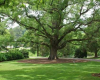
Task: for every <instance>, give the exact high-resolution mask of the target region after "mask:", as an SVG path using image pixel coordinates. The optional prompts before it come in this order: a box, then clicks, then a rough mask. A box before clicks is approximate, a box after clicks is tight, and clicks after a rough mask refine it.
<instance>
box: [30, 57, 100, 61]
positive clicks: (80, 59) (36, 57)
mask: <svg viewBox="0 0 100 80" xmlns="http://www.w3.org/2000/svg"><path fill="white" fill-rule="evenodd" d="M30 58H47V57H30ZM60 59H74V60H87V61H96V62H100V59H85V58H60Z"/></svg>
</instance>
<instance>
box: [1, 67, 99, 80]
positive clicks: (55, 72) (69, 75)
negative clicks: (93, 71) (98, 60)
mask: <svg viewBox="0 0 100 80" xmlns="http://www.w3.org/2000/svg"><path fill="white" fill-rule="evenodd" d="M70 70H71V69H70ZM70 70H67V69H65V68H64V69H63V68H56V67H55V68H54V67H51V68H47V67H39V68H23V69H17V70H8V71H0V76H1V77H3V78H5V80H87V78H88V76H90V74H88V75H87V73H88V72H82V71H80V70H71V71H70ZM88 79H91V78H90V77H89V78H88ZM91 80H92V79H91ZM97 80H99V79H97Z"/></svg>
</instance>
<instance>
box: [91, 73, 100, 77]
mask: <svg viewBox="0 0 100 80" xmlns="http://www.w3.org/2000/svg"><path fill="white" fill-rule="evenodd" d="M92 76H95V77H100V73H93V74H92Z"/></svg>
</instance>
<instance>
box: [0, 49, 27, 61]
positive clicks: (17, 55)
mask: <svg viewBox="0 0 100 80" xmlns="http://www.w3.org/2000/svg"><path fill="white" fill-rule="evenodd" d="M28 57H29V56H28V51H26V50H23V51H20V50H18V49H13V50H10V51H9V52H7V53H0V61H10V60H17V59H23V58H28Z"/></svg>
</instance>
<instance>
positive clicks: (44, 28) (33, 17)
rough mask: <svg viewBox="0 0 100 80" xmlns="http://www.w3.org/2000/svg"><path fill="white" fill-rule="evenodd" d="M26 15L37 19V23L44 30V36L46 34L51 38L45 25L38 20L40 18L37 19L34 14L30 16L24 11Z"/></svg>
mask: <svg viewBox="0 0 100 80" xmlns="http://www.w3.org/2000/svg"><path fill="white" fill-rule="evenodd" d="M26 16H27V17H28V18H33V19H35V20H36V21H37V23H38V24H39V25H40V26H41V27H42V28H43V31H44V32H45V34H46V36H47V37H48V38H51V35H50V34H49V33H48V32H47V31H46V29H45V27H44V26H43V24H42V23H41V22H40V20H39V19H38V18H36V17H35V16H30V15H28V13H27V11H26Z"/></svg>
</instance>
